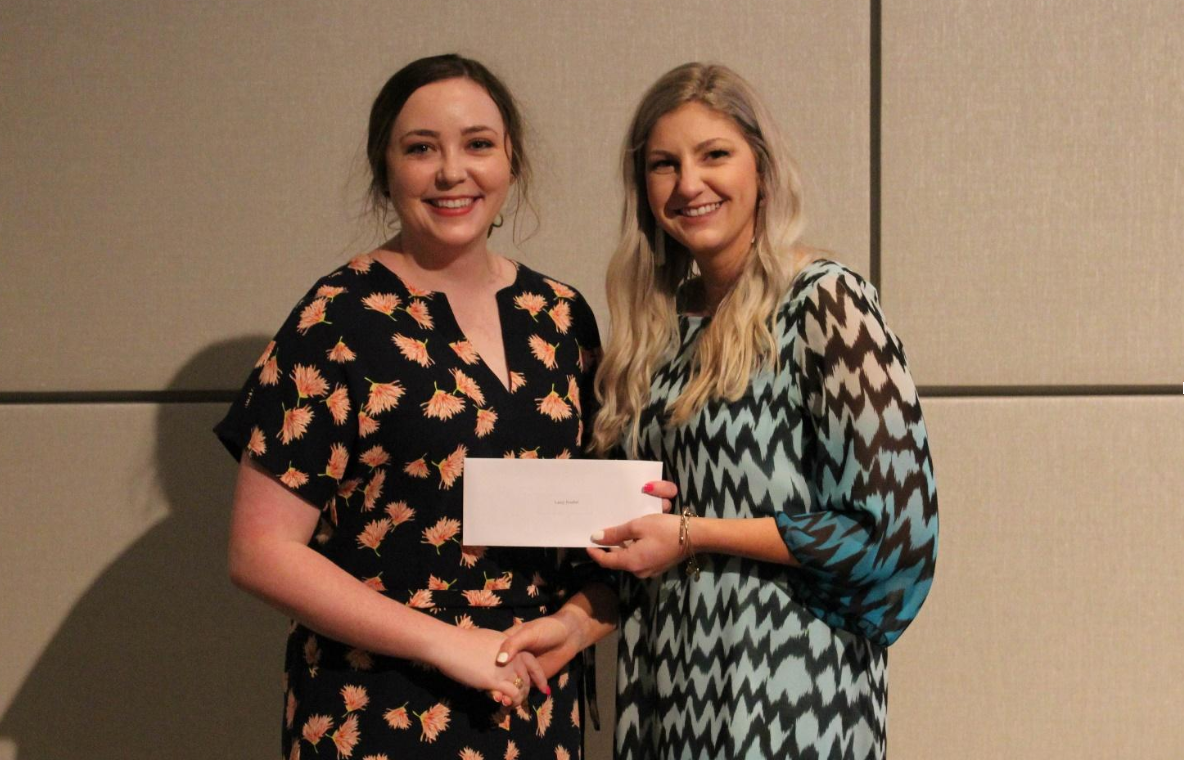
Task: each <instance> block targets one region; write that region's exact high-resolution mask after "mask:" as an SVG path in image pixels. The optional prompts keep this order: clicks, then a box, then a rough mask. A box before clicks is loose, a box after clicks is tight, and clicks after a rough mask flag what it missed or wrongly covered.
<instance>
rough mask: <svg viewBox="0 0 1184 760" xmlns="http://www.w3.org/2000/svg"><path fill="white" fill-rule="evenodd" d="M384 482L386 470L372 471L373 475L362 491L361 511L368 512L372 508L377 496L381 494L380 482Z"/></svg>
mask: <svg viewBox="0 0 1184 760" xmlns="http://www.w3.org/2000/svg"><path fill="white" fill-rule="evenodd" d="M385 482H386V470H379V471H378V472H376V473H374V477H372V478H370V482H369V483H367V484H366V490H364V491H362V511H363V512H369V511H370V510H372V509H374V505H375V503H377V501H378V497H379V496H381V495H382V484H383V483H385Z"/></svg>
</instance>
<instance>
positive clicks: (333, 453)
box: [325, 443, 349, 480]
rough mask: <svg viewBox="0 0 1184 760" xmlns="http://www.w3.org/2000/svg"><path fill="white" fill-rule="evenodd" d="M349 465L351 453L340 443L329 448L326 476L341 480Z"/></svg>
mask: <svg viewBox="0 0 1184 760" xmlns="http://www.w3.org/2000/svg"><path fill="white" fill-rule="evenodd" d="M348 464H349V451H347V450H346V448H345V447H344V446H342V445H341V444H340V443H335V444H333V445H332V446H331V447H330V448H329V463H328V464H326V465H325V475H327V476H329V477H330V478H333V479H334V480H341V478H342V477H343V476H344V475H345V468H346V465H348Z"/></svg>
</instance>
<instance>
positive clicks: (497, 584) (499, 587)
mask: <svg viewBox="0 0 1184 760" xmlns="http://www.w3.org/2000/svg"><path fill="white" fill-rule="evenodd" d="M513 582H514V574H513V573H510V572H506V573H502V574H501V575H499V576H498V577H496V578H490V577H489V576H488V575H487V576H485V590H486V591H505V590H506V589H508V588H510V584H511V583H513Z"/></svg>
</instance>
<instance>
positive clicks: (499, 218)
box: [485, 214, 506, 237]
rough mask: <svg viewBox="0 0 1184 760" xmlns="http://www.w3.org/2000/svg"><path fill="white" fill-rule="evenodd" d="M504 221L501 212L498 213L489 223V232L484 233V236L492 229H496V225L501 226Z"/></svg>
mask: <svg viewBox="0 0 1184 760" xmlns="http://www.w3.org/2000/svg"><path fill="white" fill-rule="evenodd" d="M505 223H506V220H505V218H504V217H503V216H502V215H501V214H498V215H497V219H494V220H493V224H491V225H489V232H486V233H485V237H489V236H490V235H492V234H493V231H494V230H496V229H497V228H498V227H501V226H502V225H503V224H505Z"/></svg>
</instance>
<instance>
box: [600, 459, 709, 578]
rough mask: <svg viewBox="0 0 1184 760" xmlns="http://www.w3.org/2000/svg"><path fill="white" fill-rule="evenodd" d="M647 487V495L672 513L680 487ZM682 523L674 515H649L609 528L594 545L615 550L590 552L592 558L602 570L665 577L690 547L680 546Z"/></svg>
mask: <svg viewBox="0 0 1184 760" xmlns="http://www.w3.org/2000/svg"><path fill="white" fill-rule="evenodd" d="M646 485H647V486H648V489H647V490H646V493H648V494H650V495H651V496H655V497H657V498H659V499H661V500H662V511H663V512H664V513H668V512H669V511H670V508H671V502H670V500H671V499H673V498H674V497H675V496H677V495H678V486H676V485H675V484H674V483H671V482H670V481H668V480H658V481H654V482H653V483H647V484H646ZM681 520H682V518H681V517H679V516H678V515H672V514H660V515H646V516H644V517H638V518H637V519H635V520H630V521H629V522H627V523H623V524H621V525H617V526H614V527H612V528H606V529H605V530H603V531H601V532H600V533H598V534H596V535H593V536H592V541H593V542H595V543H597V544H600V545H601V546H609V547H614V548H613V549H612V550H611V551H607V550H605V549H589V550H588V555H589V556H590V557H592V559H593V560H595V561H596V563H597V564H599V565H600V566H601V567H607V568H609V569H611V570H626V571H628V572H630V573H633V574H634V575H636V576H637V577H638V578H650V577H653V576H655V575H661V574H662V573H664V572H666V571H667V570H669V569H670V568H672V567H674V566H675V565H677V564H678V563H679V562H681V561H682V560H683V559H684V558H685V556H686V547H684V546H682V545H681V544H680V543H679V542H678V533H679V523H680V522H681Z"/></svg>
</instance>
